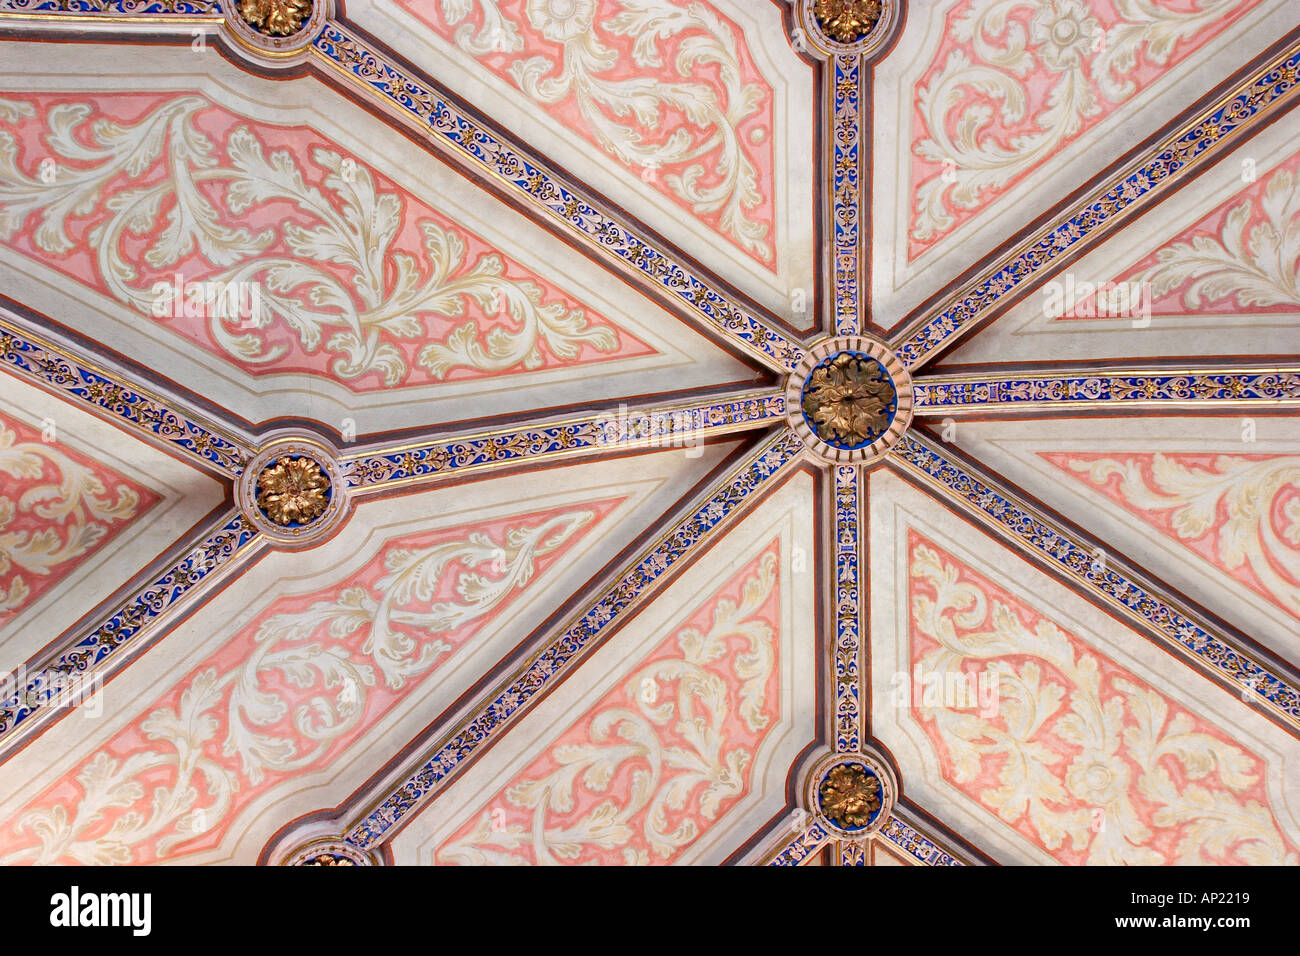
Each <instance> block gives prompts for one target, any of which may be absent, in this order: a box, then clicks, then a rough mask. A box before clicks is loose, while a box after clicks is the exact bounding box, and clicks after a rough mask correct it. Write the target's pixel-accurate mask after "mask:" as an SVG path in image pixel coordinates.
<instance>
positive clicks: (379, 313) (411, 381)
mask: <svg viewBox="0 0 1300 956" xmlns="http://www.w3.org/2000/svg"><path fill="white" fill-rule="evenodd" d="M0 242H4V243H6V244H8V245H9V246H10V247H11V248H13V249H16V250H18V251H19V252H22V253H24V254H26V255H28V256H31V257H32V258H35V259H39V260H41V261H44V262H47V263H49V264H50V265H52V266H53V267H55V268H57V269H58V270H60V271H61V272H63V273H65V274H66V275H69V276H71V277H73V278H75V279H77V280H78V281H80V282H83V283H85V284H87V285H89V286H90V287H92V288H94V289H96V290H98V291H100V292H102V293H104V294H106V295H108V296H110V297H111V298H113V299H115V300H117V301H119V302H121V303H123V304H125V305H127V306H128V307H130V308H131V309H132V310H133V311H135V312H137V313H139V314H140V315H142V316H145V317H147V318H149V319H151V320H153V321H155V322H157V323H158V324H159V325H160V326H164V327H168V328H170V329H172V330H174V331H175V332H176V333H178V334H180V335H183V336H184V337H186V338H187V339H190V340H191V341H193V342H196V343H197V344H198V345H200V346H201V347H203V348H205V349H207V350H209V351H211V352H213V353H216V354H218V355H220V356H221V357H222V358H224V359H226V360H228V361H230V362H233V363H234V364H236V365H237V366H239V367H240V368H241V369H243V370H245V371H246V372H249V373H251V374H255V375H256V374H265V373H269V372H288V371H302V372H308V373H313V374H318V375H323V376H329V377H332V378H334V379H337V380H338V381H340V382H342V383H343V384H344V385H346V386H348V387H349V388H351V389H353V390H355V391H359V392H365V391H373V390H378V389H383V388H391V387H395V386H416V385H428V384H431V383H435V382H439V381H444V380H457V379H471V378H482V377H488V376H496V375H508V374H518V373H519V372H522V371H531V370H536V369H551V368H558V367H561V366H566V365H577V364H585V363H589V362H592V361H597V360H601V359H607V358H611V357H622V356H629V355H639V354H646V353H648V352H650V351H651V350H650V349H649V348H647V347H646V346H645V345H644V344H642V343H641V342H639V341H637V340H636V339H635V338H633V337H632V336H630V335H629V334H628V333H627V332H626V331H623V330H620V329H618V328H616V327H615V326H614V325H613V324H611V323H610V322H609V321H607V320H605V319H603V318H601V317H600V316H597V315H595V314H593V313H592V312H591V311H590V310H589V309H587V308H585V307H584V306H582V305H581V304H580V303H578V302H576V301H574V300H573V299H571V298H569V297H568V296H566V295H565V294H563V293H562V292H561V291H560V290H559V289H558V288H557V287H555V286H554V285H553V284H551V283H549V282H547V281H545V280H544V279H542V278H540V277H538V276H536V275H534V274H531V273H529V272H528V271H527V270H525V269H524V268H523V267H521V266H520V265H519V264H518V263H516V262H513V261H511V260H510V259H508V258H506V257H505V256H503V255H502V254H501V253H500V252H498V251H496V250H495V249H493V248H492V247H490V246H489V245H488V244H487V243H486V242H485V241H484V240H483V239H481V238H479V237H478V236H476V235H474V234H473V233H471V232H470V231H469V230H467V229H465V228H464V227H462V226H460V225H458V224H455V223H453V222H452V221H451V220H450V219H448V218H447V217H446V216H443V215H441V214H440V213H438V212H436V211H435V210H433V209H432V208H430V207H429V206H427V205H425V204H424V203H423V202H421V201H419V200H418V199H416V198H415V197H414V196H411V195H410V194H407V193H403V192H401V191H400V190H399V189H398V188H397V187H395V186H394V185H393V184H392V183H390V182H388V181H387V180H386V179H384V178H383V177H382V176H380V175H378V174H377V173H375V172H374V171H372V170H371V169H369V168H367V167H366V166H365V165H363V164H362V163H360V162H358V161H357V160H355V159H354V158H353V157H350V156H347V155H345V154H343V153H342V152H340V151H339V150H338V149H337V148H336V147H335V146H334V145H333V144H331V143H329V142H328V141H326V140H324V139H323V138H322V137H320V136H319V135H318V134H316V133H315V132H313V131H312V130H310V129H307V128H305V127H283V126H274V125H271V124H268V123H260V122H254V121H251V120H249V119H247V118H246V117H243V116H239V115H237V114H235V113H233V112H232V111H231V110H229V109H227V108H225V107H223V106H218V105H216V104H214V103H212V102H211V101H209V100H208V99H207V98H205V97H203V96H200V95H196V94H183V95H174V94H100V95H93V94H82V95H77V96H71V97H70V96H62V95H59V96H55V95H30V94H0Z"/></svg>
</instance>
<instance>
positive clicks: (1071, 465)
mask: <svg viewBox="0 0 1300 956" xmlns="http://www.w3.org/2000/svg"><path fill="white" fill-rule="evenodd" d="M1042 457H1043V458H1044V459H1045V460H1046V461H1049V462H1051V463H1052V464H1053V465H1055V466H1056V467H1057V468H1060V469H1061V470H1062V471H1063V472H1065V473H1066V474H1068V475H1070V476H1071V477H1072V478H1074V479H1075V480H1078V481H1082V482H1084V483H1086V484H1087V485H1088V486H1089V487H1091V488H1094V489H1096V490H1097V491H1100V492H1101V493H1102V494H1104V495H1105V496H1106V497H1107V498H1109V499H1111V500H1112V501H1114V502H1117V503H1118V504H1120V505H1122V506H1123V507H1124V509H1125V510H1127V511H1128V512H1129V513H1130V514H1134V515H1136V516H1137V517H1139V518H1141V519H1142V521H1143V522H1145V523H1146V524H1147V525H1148V526H1150V527H1152V528H1155V529H1157V530H1159V531H1160V532H1161V533H1163V534H1164V535H1165V536H1167V537H1169V538H1172V539H1173V540H1175V541H1177V542H1179V544H1181V545H1183V546H1184V547H1186V548H1188V549H1189V550H1191V551H1193V552H1195V553H1196V554H1198V555H1199V556H1200V557H1201V558H1202V559H1204V560H1205V561H1207V562H1209V563H1210V564H1211V565H1213V566H1214V567H1216V568H1218V569H1219V570H1220V571H1223V572H1225V573H1227V574H1228V575H1230V576H1231V577H1233V578H1234V579H1236V580H1237V581H1240V582H1241V583H1242V584H1244V585H1245V586H1246V587H1248V588H1250V589H1251V590H1252V591H1254V592H1255V593H1256V594H1259V595H1261V596H1263V597H1264V598H1266V599H1267V600H1269V601H1271V602H1272V603H1273V604H1276V605H1277V606H1278V607H1280V608H1282V609H1283V610H1284V611H1286V612H1287V613H1288V614H1290V615H1291V616H1292V617H1294V618H1296V619H1298V620H1300V455H1211V454H1118V455H1107V454H1104V453H1080V452H1069V453H1067V452H1050V453H1043V454H1042Z"/></svg>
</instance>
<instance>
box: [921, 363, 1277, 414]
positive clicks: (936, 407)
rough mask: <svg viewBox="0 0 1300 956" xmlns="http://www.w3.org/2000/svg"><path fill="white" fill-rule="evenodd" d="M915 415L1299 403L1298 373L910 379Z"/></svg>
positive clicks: (1220, 372)
mask: <svg viewBox="0 0 1300 956" xmlns="http://www.w3.org/2000/svg"><path fill="white" fill-rule="evenodd" d="M912 392H913V395H914V396H915V406H914V407H915V408H916V409H917V411H918V412H921V413H924V412H925V411H927V410H928V411H931V412H934V411H947V410H949V409H957V408H979V407H986V406H990V405H1024V404H1031V403H1037V402H1051V403H1063V404H1068V403H1071V402H1074V403H1083V404H1091V403H1113V404H1121V403H1146V402H1152V403H1155V402H1268V403H1281V402H1286V403H1300V372H1297V371H1290V370H1285V369H1283V370H1280V371H1269V372H1235V371H1196V372H1185V373H1184V372H1179V373H1174V374H1142V373H1137V372H1111V373H1106V374H1097V375H1084V376H1071V375H1052V376H1046V377H1043V378H985V379H980V380H978V381H972V380H967V379H962V380H956V379H954V380H950V381H945V380H943V379H941V378H938V377H929V376H922V377H920V378H916V379H913V380H912Z"/></svg>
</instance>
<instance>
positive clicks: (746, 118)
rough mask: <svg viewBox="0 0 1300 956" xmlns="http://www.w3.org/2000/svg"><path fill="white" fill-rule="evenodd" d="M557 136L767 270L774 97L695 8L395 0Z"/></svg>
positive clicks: (656, 2) (715, 24)
mask: <svg viewBox="0 0 1300 956" xmlns="http://www.w3.org/2000/svg"><path fill="white" fill-rule="evenodd" d="M399 2H400V3H401V5H402V6H404V7H405V8H406V9H407V10H409V11H410V12H411V14H413V15H414V16H416V17H418V18H419V19H420V20H422V21H423V22H424V23H426V24H427V25H428V26H429V27H430V28H431V29H432V30H433V31H434V32H436V33H437V34H439V35H440V36H442V37H443V38H444V39H446V40H447V41H449V42H451V43H454V44H456V46H457V47H458V48H459V49H460V50H462V51H463V52H465V53H466V54H468V55H470V56H473V57H475V58H476V59H477V60H478V61H479V62H480V63H482V64H483V65H484V66H486V67H487V68H488V69H490V70H491V71H492V72H493V73H494V74H496V75H497V76H499V77H500V78H501V79H502V80H504V81H505V82H507V83H509V84H510V85H511V86H512V87H514V88H516V89H518V90H519V91H520V92H521V93H523V94H524V95H525V96H526V97H528V99H529V100H530V101H531V102H532V103H534V104H536V105H537V106H540V107H542V108H543V109H544V110H546V112H547V114H548V115H550V116H551V117H552V118H553V119H554V120H556V121H557V122H559V123H561V124H563V126H564V128H565V129H567V130H570V131H572V132H574V133H576V134H578V135H579V136H581V137H583V138H584V139H586V140H587V141H588V142H591V143H593V144H594V145H596V146H598V147H599V148H600V149H601V150H603V151H604V152H605V153H606V154H607V155H608V156H610V157H612V158H613V159H614V160H615V161H617V162H618V163H619V164H620V165H621V166H623V167H624V168H626V169H629V170H631V171H632V172H634V173H636V174H637V175H638V176H640V177H641V179H642V180H644V181H645V182H647V183H649V184H650V185H651V186H652V187H653V188H655V189H656V190H658V191H659V192H660V193H662V194H663V195H665V196H668V197H669V198H670V199H672V200H673V201H674V202H675V203H677V204H678V205H680V206H682V207H683V208H684V209H687V210H689V211H690V212H691V214H692V215H693V216H694V217H695V218H697V219H699V220H701V221H702V222H704V223H706V224H708V225H709V226H710V227H711V228H712V229H714V230H716V231H717V232H718V233H719V234H721V235H722V236H724V237H725V238H726V239H727V240H728V241H730V242H731V243H733V244H734V245H736V246H738V247H739V248H740V249H742V250H744V251H745V252H746V253H747V254H748V255H749V256H751V257H752V258H753V259H755V260H757V261H758V262H760V263H762V264H763V265H766V266H768V267H769V268H775V264H776V257H775V251H774V248H773V243H772V235H771V234H772V221H773V210H772V189H773V184H772V177H773V160H772V156H773V152H772V133H773V127H772V90H771V88H770V86H769V85H768V84H767V82H766V81H765V80H764V79H763V77H762V76H761V75H760V74H759V72H758V69H757V67H756V66H755V65H754V62H753V59H752V58H751V57H750V55H749V52H748V50H747V49H746V47H745V43H744V39H743V36H742V34H741V31H740V30H739V28H738V27H737V26H736V25H735V24H733V23H731V22H730V21H728V20H727V19H726V18H724V17H723V16H721V15H720V14H719V13H718V11H717V10H715V9H714V8H713V7H712V6H711V5H709V4H707V3H702V2H694V3H675V2H671V0H474V2H471V0H438V2H436V3H433V2H425V0H399Z"/></svg>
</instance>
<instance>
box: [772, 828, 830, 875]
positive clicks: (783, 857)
mask: <svg viewBox="0 0 1300 956" xmlns="http://www.w3.org/2000/svg"><path fill="white" fill-rule="evenodd" d="M830 838H831V834H830V831H829V830H827V829H826V827H824V826H822V824H821V823H819V822H818V821H816V820H814V821H813V822H812V823H810V824H808V826H806V827H804V828H803V829H802V830H800V831H799V832H798V833H797V834H795V836H794V839H792V840H791V841H790V842H789V843H787V844H786V845H785V846H784V847H782V848H781V849H780V850H779V851H778V852H777V854H776V856H774V857H772V858H771V859H770V860H768V861H767V865H768V866H798V865H799V864H800V863H802V862H803V861H804V860H806V859H808V857H810V856H812V855H813V854H814V853H816V852H817V851H818V850H820V849H821V848H822V847H823V846H824V845H825V844H826V841H827V840H829V839H830Z"/></svg>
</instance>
